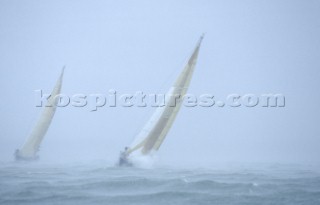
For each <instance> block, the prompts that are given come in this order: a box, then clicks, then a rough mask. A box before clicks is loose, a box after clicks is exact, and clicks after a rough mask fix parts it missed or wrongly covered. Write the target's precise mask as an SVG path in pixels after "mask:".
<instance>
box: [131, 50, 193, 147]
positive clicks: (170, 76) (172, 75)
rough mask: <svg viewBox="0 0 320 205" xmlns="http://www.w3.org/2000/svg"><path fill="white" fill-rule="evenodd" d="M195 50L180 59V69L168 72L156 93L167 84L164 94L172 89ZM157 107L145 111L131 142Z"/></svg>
mask: <svg viewBox="0 0 320 205" xmlns="http://www.w3.org/2000/svg"><path fill="white" fill-rule="evenodd" d="M193 51H194V48H192V49H190V52H188V54H187V55H185V57H184V58H183V60H180V63H179V64H178V65H180V66H179V69H172V71H171V72H170V73H169V74H168V76H167V77H166V78H165V79H166V80H165V81H164V82H163V83H162V84H161V86H160V87H159V88H158V89H157V92H156V94H159V93H160V92H161V90H162V91H163V90H164V88H165V86H166V85H168V86H166V87H167V88H166V89H167V90H166V92H165V93H163V94H166V93H167V91H168V89H170V87H171V86H172V85H173V83H174V79H175V78H176V77H177V76H178V74H179V73H180V72H181V71H182V70H183V69H184V66H185V65H186V64H187V62H188V60H189V58H190V56H191V55H192V53H193ZM177 67H178V66H177ZM169 81H170V82H171V86H170V84H169ZM147 107H148V105H147ZM157 108H158V107H155V108H154V109H150V110H148V112H145V113H144V114H143V115H142V117H140V118H141V119H143V120H141V121H142V123H141V126H137V127H136V129H135V131H134V134H133V135H132V139H131V143H133V142H134V140H135V139H136V138H137V136H138V135H139V134H140V133H141V132H142V129H144V126H145V125H146V123H148V122H149V121H148V120H150V119H151V117H152V116H153V114H154V112H155V111H156V109H157ZM147 117H148V118H147Z"/></svg>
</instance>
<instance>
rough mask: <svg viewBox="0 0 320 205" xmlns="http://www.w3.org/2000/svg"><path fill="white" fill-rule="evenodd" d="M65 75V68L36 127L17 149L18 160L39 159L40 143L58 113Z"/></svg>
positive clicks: (16, 157) (16, 156)
mask: <svg viewBox="0 0 320 205" xmlns="http://www.w3.org/2000/svg"><path fill="white" fill-rule="evenodd" d="M63 73H64V67H63V69H62V71H61V74H60V77H59V78H58V80H57V83H56V85H55V87H54V89H53V91H52V92H51V95H50V97H49V98H48V101H47V103H46V105H45V108H44V109H43V111H42V113H41V115H40V117H39V119H38V121H37V123H36V125H35V126H34V128H33V130H32V131H31V134H30V135H29V137H28V138H27V140H26V142H25V143H24V144H23V146H22V147H21V149H17V150H16V151H15V159H16V160H24V161H32V160H37V159H38V158H39V157H38V155H37V153H38V151H39V147H40V143H41V142H42V140H43V138H44V136H45V135H46V133H47V131H48V129H49V126H50V124H51V121H52V119H53V116H54V114H55V112H56V108H57V106H56V105H57V100H58V98H56V96H57V95H59V94H60V91H61V86H62V78H63Z"/></svg>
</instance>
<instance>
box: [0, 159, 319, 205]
mask: <svg viewBox="0 0 320 205" xmlns="http://www.w3.org/2000/svg"><path fill="white" fill-rule="evenodd" d="M139 160H141V161H142V163H141V164H143V165H145V164H147V165H148V166H146V167H147V169H145V168H141V167H133V168H128V167H127V168H123V167H115V166H112V165H110V166H106V165H105V164H104V162H97V163H81V164H76V163H73V164H42V163H27V164H26V163H2V164H0V204H41V205H43V204H45V205H46V204H77V205H81V204H155V205H157V204H165V205H168V204H184V205H188V204H210V205H211V204H219V205H220V204H259V205H260V204H290V205H292V204H317V205H318V204H320V173H319V172H318V171H315V170H308V169H301V168H296V167H281V166H280V167H279V166H277V167H276V168H275V167H272V168H270V167H269V168H266V167H264V168H263V169H258V168H255V169H249V168H245V169H244V168H239V169H235V168H234V169H181V168H179V169H177V168H159V167H158V168H152V166H149V161H148V160H150V159H148V160H147V159H139ZM145 162H146V163H145ZM144 163H145V164H144ZM255 167H256V166H255Z"/></svg>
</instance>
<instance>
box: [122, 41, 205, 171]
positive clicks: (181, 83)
mask: <svg viewBox="0 0 320 205" xmlns="http://www.w3.org/2000/svg"><path fill="white" fill-rule="evenodd" d="M203 37H204V35H202V36H201V37H200V39H199V41H198V43H197V45H196V47H195V49H194V51H193V53H192V55H191V57H190V58H189V60H188V61H187V63H186V65H185V67H184V69H183V70H182V72H181V73H180V75H179V76H178V78H177V79H176V81H175V83H174V84H173V86H172V87H171V88H170V89H169V91H168V93H167V94H166V95H165V105H164V106H162V107H158V108H157V109H156V111H155V113H154V114H153V115H152V117H151V118H150V120H149V121H148V122H147V123H146V125H145V126H144V128H143V129H142V131H141V132H140V133H139V134H138V136H137V137H136V139H135V140H134V142H133V143H132V145H131V146H130V147H126V148H125V151H123V152H122V153H121V155H120V160H119V165H120V166H121V165H124V166H130V165H132V163H131V162H130V160H129V156H130V155H132V154H133V153H138V154H140V155H149V154H151V153H153V152H154V151H157V150H159V148H160V146H161V145H162V143H163V141H164V139H165V138H166V136H167V134H168V132H169V130H170V128H171V126H172V124H173V122H174V120H175V118H176V116H177V114H178V112H179V110H180V107H181V104H182V99H183V96H184V95H185V94H186V92H187V90H188V88H189V85H190V81H191V78H192V74H193V71H194V69H195V66H196V62H197V58H198V54H199V50H200V45H201V42H202V39H203ZM177 96H178V97H177Z"/></svg>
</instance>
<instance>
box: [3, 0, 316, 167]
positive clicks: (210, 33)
mask: <svg viewBox="0 0 320 205" xmlns="http://www.w3.org/2000/svg"><path fill="white" fill-rule="evenodd" d="M319 10H320V2H319V1H316V0H314V1H312V0H309V1H302V0H301V1H274V0H273V1H241V2H240V1H201V0H200V1H158V3H156V1H68V2H67V1H33V0H31V1H15V0H13V1H9V0H1V1H0V56H1V61H0V69H1V70H0V72H1V75H0V78H1V79H0V85H1V88H2V89H1V90H2V97H1V101H0V110H1V116H2V117H1V118H0V160H2V161H3V160H5V161H9V160H12V159H13V156H12V155H13V151H14V150H15V149H16V148H18V147H20V146H21V145H22V143H23V142H24V140H25V139H26V137H27V136H28V133H29V132H30V130H31V129H32V126H33V125H34V123H35V122H36V119H37V117H38V116H39V114H40V111H41V109H40V108H36V107H35V94H34V90H36V89H43V90H44V91H47V92H50V91H51V90H52V88H53V86H54V84H55V82H56V80H57V78H58V76H59V74H60V71H61V68H62V67H63V66H64V65H66V66H67V68H66V71H65V76H64V84H63V88H62V92H63V93H65V94H69V95H72V94H75V93H87V94H90V93H107V91H108V90H109V89H116V90H117V91H118V92H120V93H124V92H131V93H132V92H135V91H137V90H142V91H145V92H158V91H161V92H166V91H167V89H168V88H169V87H170V86H171V84H172V82H173V81H174V79H175V77H176V76H177V75H178V73H179V72H180V71H181V69H182V67H183V64H184V62H185V60H186V59H187V57H188V55H189V54H190V53H191V51H192V49H193V48H194V46H195V44H196V42H197V40H198V38H199V37H200V35H201V34H202V33H203V32H205V33H206V37H205V39H204V41H203V44H202V47H201V50H200V55H199V59H198V64H197V67H196V71H195V73H194V76H193V80H192V82H191V87H190V89H189V93H194V94H201V93H211V94H214V95H215V96H216V98H217V99H219V98H222V99H223V98H225V97H226V96H227V95H228V94H231V93H239V94H246V93H254V94H257V95H260V94H264V93H282V94H284V95H285V96H286V107H285V108H261V107H255V108H245V107H241V108H227V107H225V108H218V107H212V108H202V107H196V108H186V107H182V109H181V110H180V113H179V115H178V117H177V119H176V122H175V124H174V126H173V127H172V129H171V130H170V132H169V135H168V137H167V139H166V141H165V142H164V143H163V145H162V147H161V149H160V152H159V158H160V161H161V162H164V163H169V164H170V163H171V164H174V163H178V162H180V163H184V164H194V165H197V164H201V165H203V164H206V163H208V164H210V165H214V164H215V163H218V162H225V161H228V162H230V161H232V162H289V163H292V162H297V163H303V162H308V163H320V161H319V156H320V149H319V145H320V127H319V125H318V123H319V121H320V117H319V114H320V112H319V108H318V104H319V101H320V94H319V92H318V90H317V89H318V88H319V86H320V83H319V78H320V70H319V69H320V68H319V65H320V62H319V61H320V38H319V36H320V14H319ZM152 112H153V109H151V108H121V107H117V108H109V107H104V108H101V109H99V110H98V111H97V112H90V111H89V110H88V109H87V108H74V107H67V108H60V109H58V110H57V112H56V115H55V118H54V120H53V123H52V125H51V127H50V129H49V131H48V133H47V136H46V138H45V139H44V141H43V143H42V146H41V151H40V157H41V160H43V161H45V160H63V159H64V160H67V159H70V160H71V159H76V160H78V161H80V160H88V159H105V160H109V161H115V160H116V158H117V156H118V153H119V151H120V150H121V149H123V147H124V146H126V145H128V144H130V143H131V141H132V140H133V139H134V136H135V135H136V134H137V133H138V132H139V130H140V129H141V128H142V127H143V125H144V123H146V121H147V120H148V118H149V117H150V116H151V114H152Z"/></svg>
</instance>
